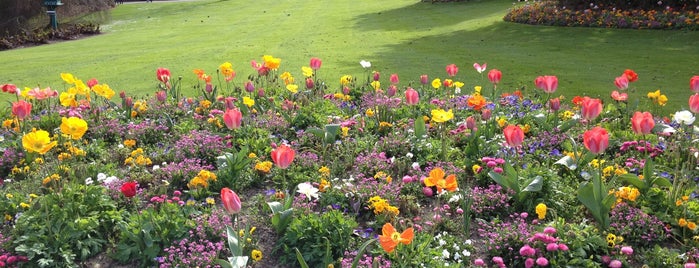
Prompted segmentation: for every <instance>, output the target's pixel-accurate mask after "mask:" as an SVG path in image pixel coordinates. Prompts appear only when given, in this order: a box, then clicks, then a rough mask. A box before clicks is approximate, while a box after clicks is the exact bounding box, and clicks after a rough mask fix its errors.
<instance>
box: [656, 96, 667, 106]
mask: <svg viewBox="0 0 699 268" xmlns="http://www.w3.org/2000/svg"><path fill="white" fill-rule="evenodd" d="M656 102H657V103H658V105H660V106H665V104H666V103H667V96H665V94H663V95H660V97H658V100H657V101H656Z"/></svg>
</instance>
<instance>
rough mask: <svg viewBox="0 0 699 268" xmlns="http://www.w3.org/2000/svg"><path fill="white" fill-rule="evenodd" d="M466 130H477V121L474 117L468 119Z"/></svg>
mask: <svg viewBox="0 0 699 268" xmlns="http://www.w3.org/2000/svg"><path fill="white" fill-rule="evenodd" d="M466 128H468V129H470V130H472V131H473V130H475V129H476V119H475V118H473V116H469V117H466Z"/></svg>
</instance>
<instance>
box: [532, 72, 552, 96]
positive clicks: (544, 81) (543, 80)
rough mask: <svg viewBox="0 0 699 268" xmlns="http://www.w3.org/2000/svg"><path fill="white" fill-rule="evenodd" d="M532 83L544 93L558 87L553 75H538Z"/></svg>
mask: <svg viewBox="0 0 699 268" xmlns="http://www.w3.org/2000/svg"><path fill="white" fill-rule="evenodd" d="M534 84H536V87H537V88H539V89H541V90H543V91H544V92H546V93H554V92H556V89H558V77H556V76H553V75H544V76H539V77H537V78H536V80H534Z"/></svg>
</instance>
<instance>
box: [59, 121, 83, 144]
mask: <svg viewBox="0 0 699 268" xmlns="http://www.w3.org/2000/svg"><path fill="white" fill-rule="evenodd" d="M61 132H63V134H66V135H68V136H70V137H71V138H72V139H74V140H78V139H80V138H82V137H83V135H85V132H87V122H85V120H83V119H81V118H78V117H70V118H65V117H63V118H62V119H61Z"/></svg>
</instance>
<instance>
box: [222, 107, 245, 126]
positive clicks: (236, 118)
mask: <svg viewBox="0 0 699 268" xmlns="http://www.w3.org/2000/svg"><path fill="white" fill-rule="evenodd" d="M242 121H243V114H242V113H241V112H240V111H239V110H238V109H226V112H225V113H223V123H225V124H226V127H227V128H228V129H236V128H239V127H240V125H241V123H242Z"/></svg>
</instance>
